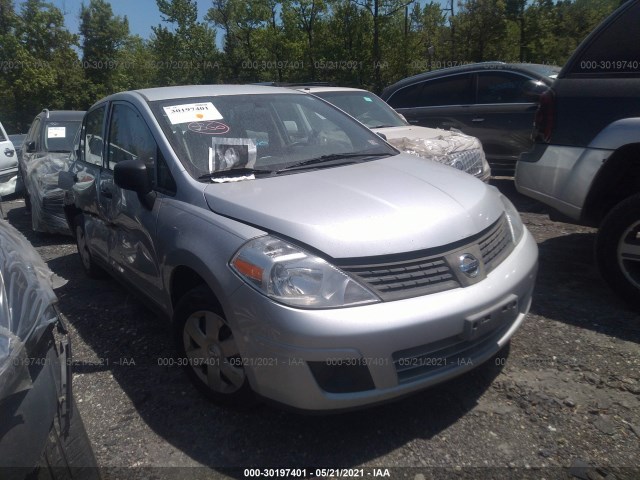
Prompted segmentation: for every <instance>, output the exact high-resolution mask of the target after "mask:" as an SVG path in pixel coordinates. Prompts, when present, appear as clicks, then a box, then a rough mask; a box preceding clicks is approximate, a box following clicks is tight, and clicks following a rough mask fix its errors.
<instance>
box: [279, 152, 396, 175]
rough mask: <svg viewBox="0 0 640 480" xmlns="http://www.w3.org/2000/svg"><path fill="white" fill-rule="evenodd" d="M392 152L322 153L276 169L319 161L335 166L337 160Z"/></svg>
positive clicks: (294, 167)
mask: <svg viewBox="0 0 640 480" xmlns="http://www.w3.org/2000/svg"><path fill="white" fill-rule="evenodd" d="M389 155H391V154H389V153H387V152H381V153H371V152H368V153H365V152H362V153H331V154H329V155H322V156H321V157H317V158H310V159H309V160H303V161H301V162H298V163H294V164H292V165H289V166H287V167H284V168H281V169H280V170H278V171H276V172H275V173H276V174H278V173H280V172H285V171H288V170H295V169H298V168H303V167H308V166H310V165H316V164H319V163H325V162H327V163H328V162H331V163H329V165H327V166H333V165H335V163H334V161H335V160H347V161H346V162H344V163H354V162H352V161H349V160H350V159H353V158H367V157H383V156H389Z"/></svg>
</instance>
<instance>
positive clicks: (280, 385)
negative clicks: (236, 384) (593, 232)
mask: <svg viewBox="0 0 640 480" xmlns="http://www.w3.org/2000/svg"><path fill="white" fill-rule="evenodd" d="M536 271H537V246H536V243H535V241H534V239H533V238H532V236H531V235H530V234H529V232H525V235H524V237H523V239H522V240H521V241H520V243H519V244H518V245H517V246H516V247H515V249H514V251H513V252H512V253H511V255H509V257H507V259H505V261H503V262H502V264H500V265H499V266H498V267H496V268H495V270H493V271H492V272H491V273H490V274H489V275H488V276H487V278H486V279H484V280H483V281H481V282H479V283H477V284H475V285H473V286H469V287H466V288H457V289H453V290H448V291H445V292H440V293H435V294H432V295H426V296H423V297H417V298H410V299H406V300H399V301H393V302H383V303H378V304H374V305H367V306H361V307H352V308H341V309H332V310H319V311H315V310H301V309H294V308H290V307H286V306H283V305H280V304H276V303H274V302H272V301H271V300H269V299H268V298H266V297H264V296H263V295H261V294H259V293H257V292H256V291H254V290H253V289H251V288H250V287H248V286H246V287H241V288H240V289H239V290H238V291H237V292H236V293H235V294H234V295H233V296H232V298H231V301H232V304H233V305H235V307H234V311H233V312H232V315H233V319H232V322H233V324H234V325H232V327H234V328H235V329H236V332H238V334H237V335H236V341H237V342H238V344H239V348H240V353H241V355H242V362H243V365H244V367H245V370H246V373H247V376H248V378H249V381H250V383H251V386H252V388H253V389H254V390H255V391H256V392H257V393H258V394H260V395H262V396H263V397H266V398H268V399H271V400H274V401H276V402H279V403H282V404H285V405H288V406H290V407H294V408H296V409H302V410H312V411H327V410H342V409H349V408H355V407H359V406H364V405H369V404H373V403H379V402H383V401H387V400H391V399H394V398H397V397H400V396H403V395H406V394H408V393H411V392H414V391H417V390H420V389H423V388H425V387H428V386H431V385H434V384H436V383H439V382H442V381H444V380H447V379H449V378H452V377H454V376H457V375H460V374H462V373H464V372H466V371H469V370H471V369H472V368H474V367H476V366H478V365H479V364H480V363H482V362H484V361H486V360H487V359H489V358H490V357H491V356H492V355H494V354H495V353H496V352H498V351H499V350H500V349H501V348H502V347H503V346H505V345H506V343H507V342H508V341H509V339H510V338H511V336H512V335H513V334H514V332H515V331H516V330H517V329H518V327H519V326H520V324H521V323H522V322H523V320H524V318H525V316H526V314H527V312H528V310H529V307H530V305H531V298H532V293H533V285H534V281H535V275H536ZM474 325H475V328H476V330H474Z"/></svg>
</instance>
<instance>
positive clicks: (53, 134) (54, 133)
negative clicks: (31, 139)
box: [47, 127, 67, 138]
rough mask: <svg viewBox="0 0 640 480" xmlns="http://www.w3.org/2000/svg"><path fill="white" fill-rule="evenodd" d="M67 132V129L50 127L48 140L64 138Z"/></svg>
mask: <svg viewBox="0 0 640 480" xmlns="http://www.w3.org/2000/svg"><path fill="white" fill-rule="evenodd" d="M66 131H67V127H49V128H47V138H64V137H66V135H65V134H66Z"/></svg>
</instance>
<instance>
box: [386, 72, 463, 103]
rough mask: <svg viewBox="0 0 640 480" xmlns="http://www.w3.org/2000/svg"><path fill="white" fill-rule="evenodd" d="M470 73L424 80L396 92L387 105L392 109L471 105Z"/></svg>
mask: <svg viewBox="0 0 640 480" xmlns="http://www.w3.org/2000/svg"><path fill="white" fill-rule="evenodd" d="M472 80H473V77H472V75H471V74H470V73H466V74H462V75H451V76H448V77H443V78H438V79H434V80H426V81H424V82H421V83H419V84H415V85H411V86H408V87H405V88H403V89H402V90H399V91H398V92H396V93H395V94H394V95H393V96H392V97H391V98H390V99H389V104H390V105H391V106H392V107H394V108H411V107H437V106H443V105H469V104H471V103H473V89H472Z"/></svg>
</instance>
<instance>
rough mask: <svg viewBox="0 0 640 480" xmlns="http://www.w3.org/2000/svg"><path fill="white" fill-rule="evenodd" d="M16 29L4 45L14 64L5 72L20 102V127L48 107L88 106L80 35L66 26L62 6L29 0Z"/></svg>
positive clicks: (17, 108)
mask: <svg viewBox="0 0 640 480" xmlns="http://www.w3.org/2000/svg"><path fill="white" fill-rule="evenodd" d="M13 30H14V31H13V35H11V38H10V39H6V38H5V40H7V41H5V42H3V50H4V52H5V53H4V55H9V57H10V58H12V59H13V62H14V66H15V68H12V69H10V70H9V72H7V74H6V76H5V78H6V80H7V83H8V84H9V85H11V94H12V97H13V101H14V105H15V110H14V111H15V114H14V126H15V129H16V130H26V128H27V126H28V125H29V123H30V122H31V120H33V117H34V116H35V115H36V113H37V112H39V111H40V110H42V109H43V108H50V109H54V108H58V109H80V108H83V107H85V106H86V104H87V102H88V100H87V97H86V93H85V88H84V86H83V75H82V69H81V68H80V62H79V59H78V56H77V54H76V51H75V48H76V47H77V46H78V38H77V36H76V35H72V34H71V33H69V31H68V30H67V29H66V27H65V25H64V16H63V15H62V12H61V11H60V10H59V9H58V8H56V7H55V6H54V5H52V4H50V3H46V2H44V1H41V0H27V1H26V2H25V3H23V4H22V9H21V12H20V15H19V16H17V17H16V19H15V27H14V29H13Z"/></svg>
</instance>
